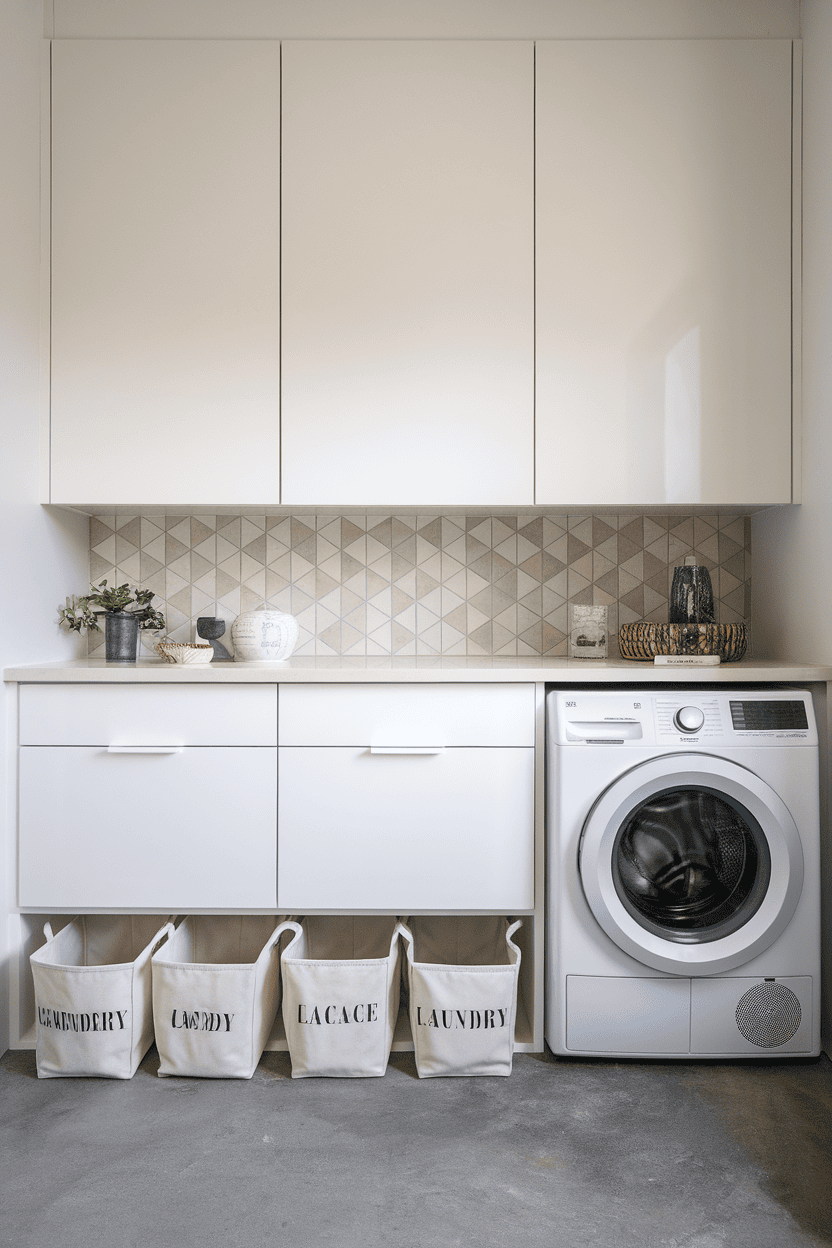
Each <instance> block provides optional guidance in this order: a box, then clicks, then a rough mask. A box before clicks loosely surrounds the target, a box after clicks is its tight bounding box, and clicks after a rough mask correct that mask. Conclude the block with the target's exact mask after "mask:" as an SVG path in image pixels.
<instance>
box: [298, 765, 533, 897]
mask: <svg viewBox="0 0 832 1248" xmlns="http://www.w3.org/2000/svg"><path fill="white" fill-rule="evenodd" d="M279 755H280V786H279V815H278V819H279V826H280V840H279V850H278V877H277V878H278V906H279V907H282V908H285V909H286V910H287V911H303V910H305V909H333V910H392V911H395V912H396V913H399V914H407V913H408V912H409V911H410V910H500V911H503V912H505V913H512V912H514V911H517V910H530V909H532V907H533V906H534V750H532V749H483V750H479V749H457V750H448V751H447V752H446V753H444V754H440V755H410V756H408V755H401V754H371V753H370V751H369V750H367V749H343V748H342V749H337V748H327V747H324V748H319V749H303V748H293V747H284V748H281V749H280V751H279Z"/></svg>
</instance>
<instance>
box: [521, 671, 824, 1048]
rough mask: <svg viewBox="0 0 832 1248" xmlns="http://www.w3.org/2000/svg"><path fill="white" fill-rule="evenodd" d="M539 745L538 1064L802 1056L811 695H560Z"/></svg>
mask: <svg viewBox="0 0 832 1248" xmlns="http://www.w3.org/2000/svg"><path fill="white" fill-rule="evenodd" d="M547 730H548V745H547V767H548V790H547V794H548V795H547V937H546V963H547V969H546V993H547V995H546V1039H547V1041H548V1043H549V1046H550V1048H551V1049H552V1050H553V1052H555V1053H558V1054H562V1055H575V1056H578V1055H583V1056H606V1057H657V1058H693V1057H701V1058H720V1057H721V1058H731V1059H737V1058H741V1057H767V1056H778V1057H779V1056H794V1057H798V1056H801V1057H807V1056H815V1055H817V1054H818V1053H819V1052H820V887H819V876H820V869H819V859H820V841H819V814H818V745H817V730H816V726H815V719H814V714H813V710H812V699H811V695H810V694H809V693H808V692H807V691H805V690H795V689H771V690H762V691H761V690H759V689H755V690H743V689H730V688H724V687H723V688H719V689H716V690H714V689H711V690H707V691H704V690H702V689H701V687H700V688H698V687H696V686H688V687H686V688H684V689H681V690H667V689H656V688H654V689H652V690H632V691H629V690H626V691H622V690H621V689H616V690H615V691H611V692H603V691H598V690H592V691H585V690H580V691H568V690H560V691H553V692H551V693H550V694H549V695H548V697H547Z"/></svg>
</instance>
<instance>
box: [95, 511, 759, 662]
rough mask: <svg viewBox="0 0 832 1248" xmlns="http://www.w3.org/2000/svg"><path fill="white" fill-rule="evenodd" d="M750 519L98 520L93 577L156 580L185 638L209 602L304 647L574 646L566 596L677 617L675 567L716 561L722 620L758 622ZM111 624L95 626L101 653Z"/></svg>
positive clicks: (618, 611)
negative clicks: (291, 631)
mask: <svg viewBox="0 0 832 1248" xmlns="http://www.w3.org/2000/svg"><path fill="white" fill-rule="evenodd" d="M750 529H751V525H750V520H749V519H748V518H747V517H743V516H736V515H712V516H698V515H697V516H684V515H662V514H655V515H654V514H652V513H651V514H644V515H633V514H626V515H613V514H607V513H601V514H597V515H586V514H582V515H565V514H557V513H552V514H546V515H540V514H532V513H522V512H519V513H512V514H511V515H502V514H501V515H491V516H482V515H472V516H464V515H462V516H460V515H441V514H436V513H430V514H407V515H405V514H401V515H391V514H389V513H379V512H366V513H362V514H355V513H353V512H350V513H349V514H348V515H343V516H333V515H324V514H321V515H307V514H299V515H295V516H265V515H263V516H256V515H254V516H251V515H245V516H231V515H192V516H181V515H179V516H160V515H149V516H144V515H136V516H115V515H99V516H92V517H91V518H90V580H91V581H92V582H93V583H98V582H99V581H101V580H103V579H104V578H106V579H107V581H108V583H109V584H114V583H115V584H122V583H123V582H125V581H127V582H129V583H130V584H131V585H138V586H141V587H142V588H146V589H151V590H153V591H154V593H155V594H156V595H157V598H156V599H154V605H155V606H157V607H158V608H159V609H160V610H161V611H162V612H163V613H164V615H165V619H166V621H167V633H168V635H169V636H171V637H173V638H174V639H175V640H177V641H190V640H193V639H194V637H195V635H196V619H197V616H200V615H219V616H221V617H222V618H223V619H225V620H226V621H227V625H228V631H227V633H226V637H225V642H226V644H229V643H230V628H231V624H232V623H233V621H234V619H235V617H236V616H237V615H239V614H240V612H241V611H248V610H251V609H252V608H253V607H258V606H263V605H268V606H275V607H278V608H279V609H280V610H282V611H288V612H290V613H291V614H292V615H294V616H295V617H296V618H297V620H298V623H299V625H300V637H299V640H298V644H297V647H296V649H295V653H296V654H314V655H334V654H352V655H383V654H398V655H416V654H449V655H456V654H458V655H462V654H468V655H491V654H501V655H552V656H555V655H566V653H567V648H568V646H567V643H568V637H567V633H568V627H569V625H568V604H569V603H594V604H607V605H608V607H609V630H610V638H609V653H610V657H615V656H616V655H617V654H618V646H617V634H618V628H619V625H620V624H624V623H628V622H630V621H632V620H640V619H647V620H656V621H660V622H666V621H667V611H668V598H669V593H670V582H671V579H672V576H673V568H674V566H675V565H676V564H680V563H684V561H685V556H686V555H695V556H696V560H697V562H698V563H703V564H705V566H706V567H707V568H708V569H709V570H710V573H711V580H712V583H713V589H714V598H715V606H716V616H717V619H718V620H719V621H720V622H721V623H729V622H734V621H740V620H744V621H745V622H746V623H750V618H749V617H750V598H751V545H750ZM103 640H104V638H103V633H93V634H92V635H91V637H90V638H89V648H90V653H94V652H95V651H96V650H97V649H98V648H99V647H100V646H102V645H103Z"/></svg>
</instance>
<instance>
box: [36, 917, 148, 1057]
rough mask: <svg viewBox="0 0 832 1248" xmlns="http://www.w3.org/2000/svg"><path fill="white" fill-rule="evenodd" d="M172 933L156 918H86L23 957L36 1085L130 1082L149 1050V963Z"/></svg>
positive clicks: (49, 929) (48, 933) (48, 936)
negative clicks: (31, 998) (90, 1078)
mask: <svg viewBox="0 0 832 1248" xmlns="http://www.w3.org/2000/svg"><path fill="white" fill-rule="evenodd" d="M172 931H173V927H172V925H171V924H170V923H169V922H168V921H167V920H165V919H160V917H159V915H157V914H156V915H109V914H98V915H85V916H79V917H78V918H76V919H73V920H72V921H71V922H70V923H69V924H67V926H66V927H64V928H62V929H61V931H59V932H58V933H57V935H53V933H52V927H51V924H49V923H47V924H46V926H45V927H44V935H45V936H46V944H45V945H43V946H42V947H41V948H40V949H37V950H35V952H34V953H33V954H31V956H30V958H29V964H30V966H31V968H32V978H33V980H34V985H35V1010H36V1019H37V1043H36V1056H37V1071H38V1078H39V1079H54V1078H56V1077H60V1076H63V1075H96V1076H99V1077H100V1078H105V1079H132V1077H133V1075H134V1074H135V1073H136V1070H137V1068H138V1065H139V1062H140V1061H141V1060H142V1058H143V1057H144V1055H145V1053H146V1052H147V1050H148V1049H149V1048H150V1046H151V1044H152V1043H153V1013H152V1007H151V956H152V954H153V951H154V949H156V947H157V946H158V945H159V943H160V941H162V940H164V938H165V936H166V935H168V934H169V933H170V932H172Z"/></svg>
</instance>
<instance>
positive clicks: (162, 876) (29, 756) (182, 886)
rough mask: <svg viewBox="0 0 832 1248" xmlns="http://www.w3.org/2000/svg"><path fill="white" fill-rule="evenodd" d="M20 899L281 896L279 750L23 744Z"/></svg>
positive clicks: (161, 900)
mask: <svg viewBox="0 0 832 1248" xmlns="http://www.w3.org/2000/svg"><path fill="white" fill-rule="evenodd" d="M19 843H20V860H19V861H20V874H19V903H20V905H21V906H29V907H32V906H36V907H38V908H41V909H43V910H47V911H48V910H49V909H50V908H51V907H57V908H59V909H68V908H73V909H78V910H86V909H118V910H122V909H126V910H130V909H153V910H157V911H166V912H167V911H173V912H178V911H187V910H189V909H264V910H273V909H274V908H275V904H276V859H277V750H276V749H275V748H271V749H268V748H267V749H216V748H212V747H208V748H204V749H199V748H197V749H183V750H182V752H181V753H179V754H109V753H107V751H106V749H101V748H100V747H89V746H86V747H84V746H70V747H67V746H24V747H22V748H21V750H20V836H19Z"/></svg>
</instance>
